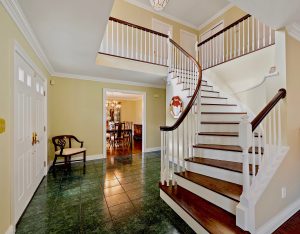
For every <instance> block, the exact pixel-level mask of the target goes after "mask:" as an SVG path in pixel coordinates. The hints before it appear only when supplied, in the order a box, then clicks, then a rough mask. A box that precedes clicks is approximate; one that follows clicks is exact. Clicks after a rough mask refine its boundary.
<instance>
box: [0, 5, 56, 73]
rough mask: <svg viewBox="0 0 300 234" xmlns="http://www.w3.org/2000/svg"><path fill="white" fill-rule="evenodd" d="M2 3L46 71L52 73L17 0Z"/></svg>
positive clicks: (51, 68)
mask: <svg viewBox="0 0 300 234" xmlns="http://www.w3.org/2000/svg"><path fill="white" fill-rule="evenodd" d="M1 3H2V5H3V6H4V8H5V9H6V11H7V12H8V13H9V15H10V17H11V18H12V19H13V21H14V22H15V23H16V25H17V26H18V28H19V29H20V31H21V32H22V33H23V35H24V37H25V38H26V40H27V41H28V43H29V44H30V46H31V47H32V49H33V50H34V52H35V53H36V55H37V56H38V57H39V59H40V60H41V61H42V63H43V65H44V66H45V67H46V69H47V70H48V72H49V73H50V74H52V73H53V72H54V70H53V67H52V65H51V64H50V62H49V59H48V58H47V56H46V54H45V52H44V51H43V49H42V47H41V45H40V43H39V41H38V40H37V38H36V36H35V35H34V33H33V30H32V28H31V26H30V24H29V23H28V21H27V19H26V17H25V15H24V13H23V11H22V9H21V7H20V6H19V4H18V2H17V0H1Z"/></svg>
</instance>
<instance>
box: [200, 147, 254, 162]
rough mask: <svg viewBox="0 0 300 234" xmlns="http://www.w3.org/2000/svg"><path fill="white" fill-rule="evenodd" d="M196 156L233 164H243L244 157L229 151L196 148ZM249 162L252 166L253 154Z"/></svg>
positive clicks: (239, 153)
mask: <svg viewBox="0 0 300 234" xmlns="http://www.w3.org/2000/svg"><path fill="white" fill-rule="evenodd" d="M194 155H195V156H197V155H201V157H203V158H209V159H216V160H223V161H231V162H239V163H242V162H243V156H242V153H241V152H234V151H227V150H215V149H202V148H194ZM255 157H256V164H257V163H258V155H257V154H256V156H255ZM249 162H250V164H252V154H249Z"/></svg>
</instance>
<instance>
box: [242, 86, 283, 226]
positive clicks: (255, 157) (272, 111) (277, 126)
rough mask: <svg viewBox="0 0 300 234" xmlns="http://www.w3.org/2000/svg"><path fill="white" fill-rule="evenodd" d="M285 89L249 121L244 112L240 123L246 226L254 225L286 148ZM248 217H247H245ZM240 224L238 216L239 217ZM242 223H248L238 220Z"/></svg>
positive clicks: (243, 202) (243, 204)
mask: <svg viewBox="0 0 300 234" xmlns="http://www.w3.org/2000/svg"><path fill="white" fill-rule="evenodd" d="M285 97H286V90H285V89H280V90H279V91H278V93H277V94H276V95H275V96H274V98H273V99H272V100H271V101H270V102H269V103H268V104H267V105H266V107H265V108H264V109H263V110H262V111H261V112H260V113H259V114H258V115H257V117H256V118H255V119H254V120H253V121H252V122H251V123H250V121H249V118H248V116H244V117H243V118H242V121H241V122H240V126H239V142H240V147H241V148H242V152H243V153H242V154H243V193H242V196H241V205H242V206H243V207H247V209H248V212H249V214H247V215H246V216H247V217H248V218H247V220H248V224H247V225H246V226H248V227H247V228H246V229H247V230H249V231H253V230H254V229H255V213H254V207H255V204H256V202H257V201H258V199H259V197H260V196H261V194H262V193H263V191H264V188H265V187H266V186H267V183H268V180H269V179H270V178H272V175H271V174H269V173H275V171H274V170H275V168H274V167H275V165H277V166H279V164H278V161H279V159H280V158H282V156H284V154H285V153H286V152H284V150H285V149H286V147H283V145H282V123H281V102H280V101H281V100H282V99H284V98H285ZM245 219H246V218H245ZM237 222H238V224H239V220H237ZM239 226H245V225H243V224H239Z"/></svg>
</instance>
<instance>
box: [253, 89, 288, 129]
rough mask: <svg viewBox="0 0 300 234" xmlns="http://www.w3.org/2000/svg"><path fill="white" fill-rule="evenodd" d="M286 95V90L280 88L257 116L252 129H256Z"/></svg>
mask: <svg viewBox="0 0 300 234" xmlns="http://www.w3.org/2000/svg"><path fill="white" fill-rule="evenodd" d="M285 97H286V90H285V89H279V90H278V93H277V94H276V95H275V96H274V97H273V98H272V100H271V101H270V102H269V103H268V104H267V105H266V107H265V108H264V109H263V110H262V111H261V112H260V113H259V114H258V115H257V116H256V117H255V119H254V120H253V121H252V122H251V125H252V131H254V130H255V129H256V128H257V127H258V125H259V124H260V123H261V122H262V121H263V120H264V118H265V117H266V116H267V115H268V114H269V112H270V111H271V110H272V109H273V107H274V106H275V105H276V104H277V103H278V102H279V101H280V100H281V99H284V98H285Z"/></svg>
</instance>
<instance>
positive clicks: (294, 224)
mask: <svg viewBox="0 0 300 234" xmlns="http://www.w3.org/2000/svg"><path fill="white" fill-rule="evenodd" d="M273 233H274V234H296V233H300V211H298V212H297V213H296V214H294V215H293V216H292V217H291V218H290V219H289V220H287V221H286V222H285V223H284V224H282V225H281V226H280V227H279V228H278V229H277V230H276V231H275V232H273Z"/></svg>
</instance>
